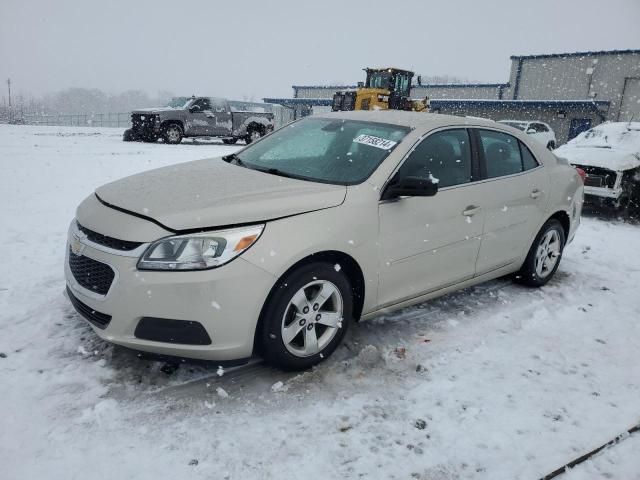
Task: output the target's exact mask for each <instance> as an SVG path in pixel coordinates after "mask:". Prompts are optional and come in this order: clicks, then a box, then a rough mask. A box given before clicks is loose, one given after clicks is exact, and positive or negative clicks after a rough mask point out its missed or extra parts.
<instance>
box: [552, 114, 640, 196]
mask: <svg viewBox="0 0 640 480" xmlns="http://www.w3.org/2000/svg"><path fill="white" fill-rule="evenodd" d="M553 153H555V154H556V155H557V156H559V157H564V158H566V159H567V160H568V161H569V163H571V164H572V165H574V166H576V167H578V168H580V169H582V170H584V172H585V173H586V177H585V187H584V193H585V195H586V200H587V201H589V200H601V201H604V200H608V202H610V203H612V204H613V205H614V206H616V207H627V206H636V207H637V206H640V122H613V123H612V122H607V123H603V124H601V125H598V126H597V127H595V128H592V129H591V130H588V131H586V132H583V133H581V134H580V135H578V136H577V137H576V138H574V139H573V140H571V141H570V142H569V143H567V144H565V145H563V146H561V147H560V148H558V149H557V150H555V151H554V152H553Z"/></svg>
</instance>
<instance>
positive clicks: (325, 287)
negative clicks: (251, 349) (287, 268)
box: [257, 262, 353, 370]
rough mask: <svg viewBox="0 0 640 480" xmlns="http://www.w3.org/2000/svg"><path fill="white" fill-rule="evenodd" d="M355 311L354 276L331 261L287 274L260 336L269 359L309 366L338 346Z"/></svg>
mask: <svg viewBox="0 0 640 480" xmlns="http://www.w3.org/2000/svg"><path fill="white" fill-rule="evenodd" d="M352 315H353V296H352V289H351V285H350V283H349V279H348V278H347V276H346V275H345V274H344V272H342V271H340V272H338V271H336V269H335V268H334V266H333V265H331V264H328V263H320V262H318V263H311V264H309V265H304V266H302V267H300V268H298V269H297V270H294V271H293V272H291V273H290V274H289V275H287V276H286V277H283V278H282V279H281V280H280V281H279V284H278V286H277V290H276V291H275V293H274V294H273V295H272V296H271V298H270V299H269V300H268V303H267V304H266V305H265V307H264V310H263V313H262V325H261V327H260V329H259V334H258V335H259V336H258V338H257V340H258V344H259V347H260V351H261V353H262V355H263V357H264V359H265V360H266V361H267V362H269V363H271V364H272V365H275V366H277V367H279V368H282V369H284V370H303V369H306V368H309V367H311V366H313V365H315V364H317V363H319V362H321V361H322V360H324V359H326V358H328V357H329V355H331V353H333V351H334V350H335V349H336V348H337V347H338V345H339V344H340V342H341V341H342V338H343V337H344V335H345V333H346V330H347V328H348V326H349V322H350V321H351V318H352Z"/></svg>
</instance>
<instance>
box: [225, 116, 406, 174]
mask: <svg viewBox="0 0 640 480" xmlns="http://www.w3.org/2000/svg"><path fill="white" fill-rule="evenodd" d="M409 130H410V129H409V128H408V127H403V126H399V125H390V124H386V123H375V122H362V121H354V120H342V119H340V120H338V119H330V118H306V119H304V120H301V121H299V122H296V123H292V124H290V125H287V126H286V127H283V128H281V129H280V130H277V131H276V132H274V133H272V134H271V135H269V136H268V137H265V138H263V139H262V140H260V141H259V142H257V143H255V144H254V145H251V146H249V147H247V148H246V149H245V150H243V151H242V152H240V153H238V154H237V155H235V156H234V159H235V160H236V162H237V163H238V164H241V165H243V166H246V167H248V168H253V169H256V170H262V171H265V172H268V173H272V174H275V175H282V176H287V177H293V178H299V179H303V180H310V181H315V182H322V183H332V184H338V185H354V184H357V183H361V182H363V181H364V180H366V179H367V178H368V177H369V176H370V175H371V174H372V173H373V171H374V170H375V169H376V168H377V167H378V165H380V163H381V162H382V161H383V160H384V159H385V158H386V157H387V156H388V155H389V153H390V152H391V151H392V150H393V149H394V148H395V147H396V145H397V144H398V143H399V142H400V141H401V140H402V139H403V138H404V137H405V135H406V134H407V133H408V132H409Z"/></svg>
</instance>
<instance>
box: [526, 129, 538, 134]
mask: <svg viewBox="0 0 640 480" xmlns="http://www.w3.org/2000/svg"><path fill="white" fill-rule="evenodd" d="M526 133H528V134H529V135H531V134H534V133H538V132H537V131H536V129H535V128H527V131H526Z"/></svg>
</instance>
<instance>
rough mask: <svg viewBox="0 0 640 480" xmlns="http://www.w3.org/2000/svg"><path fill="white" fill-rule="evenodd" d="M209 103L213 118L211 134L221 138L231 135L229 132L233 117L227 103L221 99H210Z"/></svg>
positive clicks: (231, 127) (231, 128)
mask: <svg viewBox="0 0 640 480" xmlns="http://www.w3.org/2000/svg"><path fill="white" fill-rule="evenodd" d="M210 101H211V112H212V116H213V122H211V123H212V125H211V134H212V135H217V136H221V137H222V136H225V135H231V131H232V130H233V116H232V113H231V106H230V105H229V102H227V101H226V100H225V99H223V98H211V99H210Z"/></svg>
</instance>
